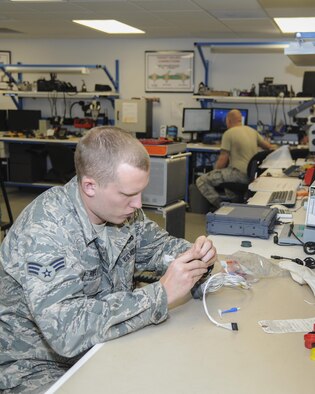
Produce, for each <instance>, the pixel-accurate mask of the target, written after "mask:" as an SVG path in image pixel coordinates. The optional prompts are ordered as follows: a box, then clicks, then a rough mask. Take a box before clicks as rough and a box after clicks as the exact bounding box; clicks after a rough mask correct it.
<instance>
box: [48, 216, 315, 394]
mask: <svg viewBox="0 0 315 394" xmlns="http://www.w3.org/2000/svg"><path fill="white" fill-rule="evenodd" d="M304 216H305V213H304V211H303V210H299V211H298V213H295V218H296V219H297V218H299V219H300V220H303V217H304ZM276 230H277V229H276ZM209 237H210V238H211V239H212V240H213V242H214V244H215V245H216V247H217V250H218V253H219V254H225V255H226V254H232V253H235V252H237V251H240V250H241V251H245V252H246V251H247V252H251V253H256V254H259V255H261V256H264V257H270V255H271V254H278V255H282V256H287V257H299V258H305V257H306V255H305V254H304V253H303V249H302V247H300V246H291V247H283V246H278V245H275V244H274V243H273V240H272V239H273V238H272V236H271V237H270V238H269V239H268V240H266V239H259V238H246V237H233V236H222V235H210V236H209ZM245 239H246V240H250V241H251V243H252V247H251V248H243V247H241V241H242V240H245ZM219 269H220V265H219V263H216V266H215V270H214V271H218V270H219ZM305 300H306V301H308V303H307V302H305ZM207 307H208V311H209V313H210V314H211V315H212V316H213V317H214V318H215V319H216V320H218V321H220V322H237V324H238V327H239V330H238V331H229V330H226V329H224V328H221V327H217V326H215V325H214V324H213V323H212V322H210V320H209V319H208V317H207V316H206V314H205V311H204V308H203V304H202V302H201V301H200V300H193V299H190V298H189V297H187V299H186V300H183V302H182V303H181V304H180V305H178V306H177V307H175V308H172V309H171V310H170V317H169V319H168V320H167V321H166V322H164V323H162V324H160V325H158V326H149V327H146V328H144V329H142V330H140V331H138V332H136V333H132V334H129V335H127V336H125V337H121V338H119V339H116V340H113V341H109V342H106V343H105V344H102V345H97V346H96V347H94V348H93V349H92V350H91V351H90V352H89V353H88V354H87V355H86V356H85V357H84V359H83V360H82V361H81V362H79V363H78V364H77V365H75V366H74V367H73V368H72V369H71V370H70V371H68V373H67V374H66V375H65V376H64V378H62V379H61V380H60V381H59V382H57V384H56V385H55V386H53V388H52V389H51V390H50V391H49V393H50V394H51V393H54V392H57V393H59V394H72V393H88V392H93V393H94V394H97V393H104V392H106V393H115V394H125V393H128V394H133V393H135V394H144V393H145V394H147V393H150V394H161V393H172V394H177V393H178V394H191V393H198V394H209V393H214V394H223V393H224V394H235V393H242V394H254V393H255V394H260V393H261V394H262V393H266V392H267V393H275V394H282V393H283V394H296V393H299V392H305V393H311V392H313V391H314V367H315V362H314V361H312V360H311V359H310V350H309V349H306V348H305V346H304V332H294V333H285V334H268V333H266V332H264V331H263V329H262V328H261V327H260V325H259V324H258V322H259V321H260V320H278V319H306V318H313V321H314V323H315V297H314V295H313V293H312V291H311V290H310V288H309V287H308V286H307V285H303V286H301V285H299V284H297V283H296V282H294V281H293V279H292V278H291V276H290V275H289V274H288V273H286V274H283V275H280V276H277V277H272V278H265V279H260V280H259V281H258V282H257V283H254V284H253V285H252V288H251V289H250V290H243V289H236V288H234V289H231V288H227V287H224V288H221V289H220V290H219V291H217V292H215V293H211V294H208V295H207ZM230 307H240V310H239V311H238V312H236V313H230V314H226V315H223V318H222V320H221V318H220V316H219V314H218V309H228V308H230ZM312 324H313V323H311V327H310V328H312ZM310 331H311V329H310Z"/></svg>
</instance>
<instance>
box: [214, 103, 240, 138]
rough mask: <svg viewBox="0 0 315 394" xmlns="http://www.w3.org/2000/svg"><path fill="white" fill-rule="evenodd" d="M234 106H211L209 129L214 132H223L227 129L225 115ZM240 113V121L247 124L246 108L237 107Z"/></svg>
mask: <svg viewBox="0 0 315 394" xmlns="http://www.w3.org/2000/svg"><path fill="white" fill-rule="evenodd" d="M232 109H234V108H212V121H211V125H212V126H211V130H212V131H213V132H215V133H224V131H225V130H226V129H227V126H226V115H227V114H228V112H230V111H231V110H232ZM239 111H240V112H241V114H242V123H243V125H247V121H248V109H239Z"/></svg>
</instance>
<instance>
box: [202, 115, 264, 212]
mask: <svg viewBox="0 0 315 394" xmlns="http://www.w3.org/2000/svg"><path fill="white" fill-rule="evenodd" d="M226 125H227V128H228V129H227V130H226V131H225V132H224V134H223V137H222V141H221V152H220V155H219V157H218V160H217V162H216V163H215V168H214V170H212V171H210V172H208V173H206V174H203V175H201V176H200V177H199V178H197V180H196V186H197V188H198V189H199V191H200V193H201V194H202V195H203V196H204V197H205V198H206V199H207V200H208V201H209V202H210V204H211V205H212V206H213V209H217V208H219V207H220V204H221V200H220V194H219V192H218V190H217V189H216V188H217V187H218V186H220V185H221V184H222V183H224V182H235V183H244V184H246V183H247V182H248V177H247V166H248V163H249V161H250V159H251V158H252V157H253V156H254V155H255V154H256V153H257V152H258V147H260V148H263V149H271V148H272V146H271V144H269V142H268V141H266V140H265V139H264V138H263V137H262V136H261V135H260V134H259V133H258V132H257V130H255V129H253V128H251V127H249V126H246V125H243V124H242V114H241V112H240V111H239V110H237V109H233V110H231V111H229V112H228V114H227V116H226ZM225 193H226V195H227V197H229V198H230V199H232V201H233V199H235V198H236V197H237V196H236V194H235V193H233V192H232V191H231V190H228V189H226V190H225Z"/></svg>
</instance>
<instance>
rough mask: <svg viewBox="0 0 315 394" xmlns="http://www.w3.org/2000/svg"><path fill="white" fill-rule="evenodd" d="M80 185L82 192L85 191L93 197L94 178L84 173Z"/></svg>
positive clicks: (95, 185)
mask: <svg viewBox="0 0 315 394" xmlns="http://www.w3.org/2000/svg"><path fill="white" fill-rule="evenodd" d="M81 187H82V191H83V193H85V194H86V195H87V196H88V197H94V195H95V191H96V188H97V183H96V181H95V179H93V178H90V177H87V176H85V175H84V176H83V178H82V181H81Z"/></svg>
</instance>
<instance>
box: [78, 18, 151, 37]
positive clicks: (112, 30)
mask: <svg viewBox="0 0 315 394" xmlns="http://www.w3.org/2000/svg"><path fill="white" fill-rule="evenodd" d="M73 22H75V23H78V24H80V25H83V26H87V27H91V28H92V29H96V30H100V31H103V32H105V33H109V34H143V33H145V32H144V31H142V30H139V29H136V28H135V27H132V26H129V25H126V24H125V23H122V22H118V21H116V20H114V19H107V20H105V19H104V20H92V19H90V20H73Z"/></svg>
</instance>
